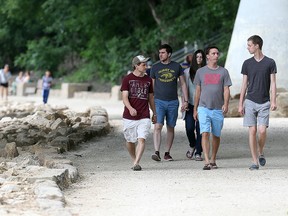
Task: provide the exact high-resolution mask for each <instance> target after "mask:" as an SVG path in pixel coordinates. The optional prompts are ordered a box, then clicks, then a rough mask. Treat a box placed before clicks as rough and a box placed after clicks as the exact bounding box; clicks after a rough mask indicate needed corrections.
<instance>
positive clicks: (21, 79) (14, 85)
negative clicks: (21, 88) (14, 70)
mask: <svg viewBox="0 0 288 216" xmlns="http://www.w3.org/2000/svg"><path fill="white" fill-rule="evenodd" d="M23 82H24V76H23V71H19V73H18V75H17V77H16V78H15V80H14V81H13V82H12V94H13V95H16V94H17V85H18V83H23Z"/></svg>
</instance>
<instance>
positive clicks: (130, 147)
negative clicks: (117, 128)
mask: <svg viewBox="0 0 288 216" xmlns="http://www.w3.org/2000/svg"><path fill="white" fill-rule="evenodd" d="M126 147H127V149H128V152H129V154H130V156H131V158H132V161H133V163H134V161H135V160H136V154H135V143H132V142H126Z"/></svg>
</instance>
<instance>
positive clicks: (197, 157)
mask: <svg viewBox="0 0 288 216" xmlns="http://www.w3.org/2000/svg"><path fill="white" fill-rule="evenodd" d="M195 161H203V158H202V157H201V155H199V154H196V155H195Z"/></svg>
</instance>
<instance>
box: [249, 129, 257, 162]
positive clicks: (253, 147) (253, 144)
mask: <svg viewBox="0 0 288 216" xmlns="http://www.w3.org/2000/svg"><path fill="white" fill-rule="evenodd" d="M256 133H257V127H256V126H251V127H249V146H250V151H251V155H252V160H253V162H254V163H255V164H258V157H257V140H256Z"/></svg>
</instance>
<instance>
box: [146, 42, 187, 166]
mask: <svg viewBox="0 0 288 216" xmlns="http://www.w3.org/2000/svg"><path fill="white" fill-rule="evenodd" d="M171 55H172V48H171V46H169V45H168V44H163V45H161V46H160V47H159V59H160V62H159V63H156V64H154V65H153V66H152V69H151V72H150V76H151V78H152V79H153V86H154V98H155V106H156V114H157V122H156V124H155V125H154V134H153V139H154V150H155V153H154V154H153V155H152V159H153V160H155V161H161V157H160V146H161V133H162V129H163V126H164V121H166V127H167V136H166V151H165V153H164V160H167V161H173V158H172V156H171V155H170V150H171V147H172V145H173V141H174V133H175V130H174V129H175V126H176V122H177V118H178V112H179V100H178V80H179V81H180V85H181V89H182V94H183V98H184V100H183V101H182V102H183V103H182V107H181V109H187V107H188V93H187V86H186V82H185V77H184V72H183V69H182V67H181V65H180V64H179V63H177V62H174V61H171Z"/></svg>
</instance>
